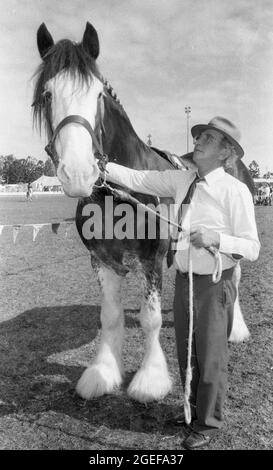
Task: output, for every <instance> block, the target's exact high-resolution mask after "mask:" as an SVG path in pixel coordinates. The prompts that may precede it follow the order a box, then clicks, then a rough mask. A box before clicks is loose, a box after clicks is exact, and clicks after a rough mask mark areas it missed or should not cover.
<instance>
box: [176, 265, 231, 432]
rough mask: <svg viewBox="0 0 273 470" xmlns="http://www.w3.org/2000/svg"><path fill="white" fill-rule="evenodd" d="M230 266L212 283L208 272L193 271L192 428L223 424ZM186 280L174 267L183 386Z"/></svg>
mask: <svg viewBox="0 0 273 470" xmlns="http://www.w3.org/2000/svg"><path fill="white" fill-rule="evenodd" d="M232 274H233V268H232V269H227V270H225V271H223V273H222V278H221V280H220V281H219V282H218V283H217V284H214V283H213V281H212V276H211V275H209V276H207V275H204V276H198V275H193V310H194V315H193V343H192V361H191V366H192V373H193V377H192V382H191V396H190V403H191V410H192V417H193V423H192V426H193V429H194V430H196V431H199V432H208V433H211V432H213V431H215V430H217V429H219V428H220V427H221V426H222V424H223V405H224V400H225V397H226V392H227V362H228V337H229V334H230V331H231V327H232V321H233V308H234V302H235V299H236V288H235V285H234V283H233V281H232ZM188 323H189V280H188V277H187V275H185V274H183V273H179V272H178V271H177V275H176V282H175V297H174V326H175V334H176V345H177V354H178V362H179V368H180V375H181V380H182V384H183V387H184V384H185V376H186V368H187V348H188V331H189V330H188Z"/></svg>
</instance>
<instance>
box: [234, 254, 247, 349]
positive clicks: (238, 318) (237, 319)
mask: <svg viewBox="0 0 273 470" xmlns="http://www.w3.org/2000/svg"><path fill="white" fill-rule="evenodd" d="M240 279H241V267H240V264H239V263H238V264H237V266H236V267H235V270H234V282H235V285H236V290H237V297H236V300H235V303H234V314H233V324H232V329H231V333H230V336H229V341H231V342H233V343H240V342H242V341H246V340H247V339H248V338H249V337H250V333H249V330H248V328H247V326H246V324H245V321H244V317H243V314H242V311H241V307H240V303H239V283H240Z"/></svg>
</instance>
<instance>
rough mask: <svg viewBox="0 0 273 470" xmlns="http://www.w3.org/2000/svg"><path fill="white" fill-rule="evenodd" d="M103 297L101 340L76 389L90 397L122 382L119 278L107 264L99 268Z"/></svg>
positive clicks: (121, 309) (112, 388)
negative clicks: (106, 266)
mask: <svg viewBox="0 0 273 470" xmlns="http://www.w3.org/2000/svg"><path fill="white" fill-rule="evenodd" d="M98 275H99V281H100V285H101V288H102V293H103V298H102V305H101V341H100V345H99V348H98V353H97V356H96V358H95V360H94V362H93V364H92V365H91V366H90V367H88V368H87V369H86V370H85V371H84V373H83V375H82V376H81V378H80V380H79V382H78V384H77V388H76V391H77V393H78V394H79V395H80V396H81V397H83V398H85V399H87V400H88V399H91V398H92V397H98V396H101V395H104V394H105V393H112V392H113V391H114V390H115V389H116V388H117V387H119V386H120V384H121V382H122V373H123V366H122V358H121V352H122V342H123V336H124V315H123V308H122V305H121V293H120V288H121V278H120V277H119V276H117V274H115V273H114V272H113V271H111V270H109V269H107V268H104V267H103V268H100V269H99V271H98Z"/></svg>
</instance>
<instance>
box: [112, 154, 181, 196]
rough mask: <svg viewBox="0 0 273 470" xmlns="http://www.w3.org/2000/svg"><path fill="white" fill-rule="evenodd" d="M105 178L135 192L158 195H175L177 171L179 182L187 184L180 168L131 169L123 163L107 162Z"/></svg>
mask: <svg viewBox="0 0 273 470" xmlns="http://www.w3.org/2000/svg"><path fill="white" fill-rule="evenodd" d="M106 171H107V172H108V173H106V179H107V181H110V182H112V183H116V184H119V185H120V186H125V187H127V188H129V189H131V190H133V191H135V192H139V193H144V194H152V195H154V196H158V197H175V194H176V190H177V188H176V184H175V181H176V180H177V173H178V172H179V180H180V182H181V184H183V181H184V180H185V184H188V180H189V177H188V176H186V175H183V173H187V172H183V171H182V170H165V171H154V170H132V169H131V168H127V167H125V166H123V165H118V164H116V163H112V162H110V163H108V164H107V166H106Z"/></svg>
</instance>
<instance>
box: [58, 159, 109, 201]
mask: <svg viewBox="0 0 273 470" xmlns="http://www.w3.org/2000/svg"><path fill="white" fill-rule="evenodd" d="M99 173H100V172H99V168H98V166H97V165H96V164H93V165H92V166H88V168H87V169H86V171H77V170H76V171H75V170H74V169H70V168H69V167H68V166H66V165H65V164H64V163H60V165H59V167H58V170H57V176H58V178H59V180H60V182H61V183H62V186H63V190H64V192H65V194H66V195H67V196H69V197H88V196H90V194H91V193H92V189H93V186H94V184H95V182H96V181H97V179H98V177H99Z"/></svg>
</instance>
